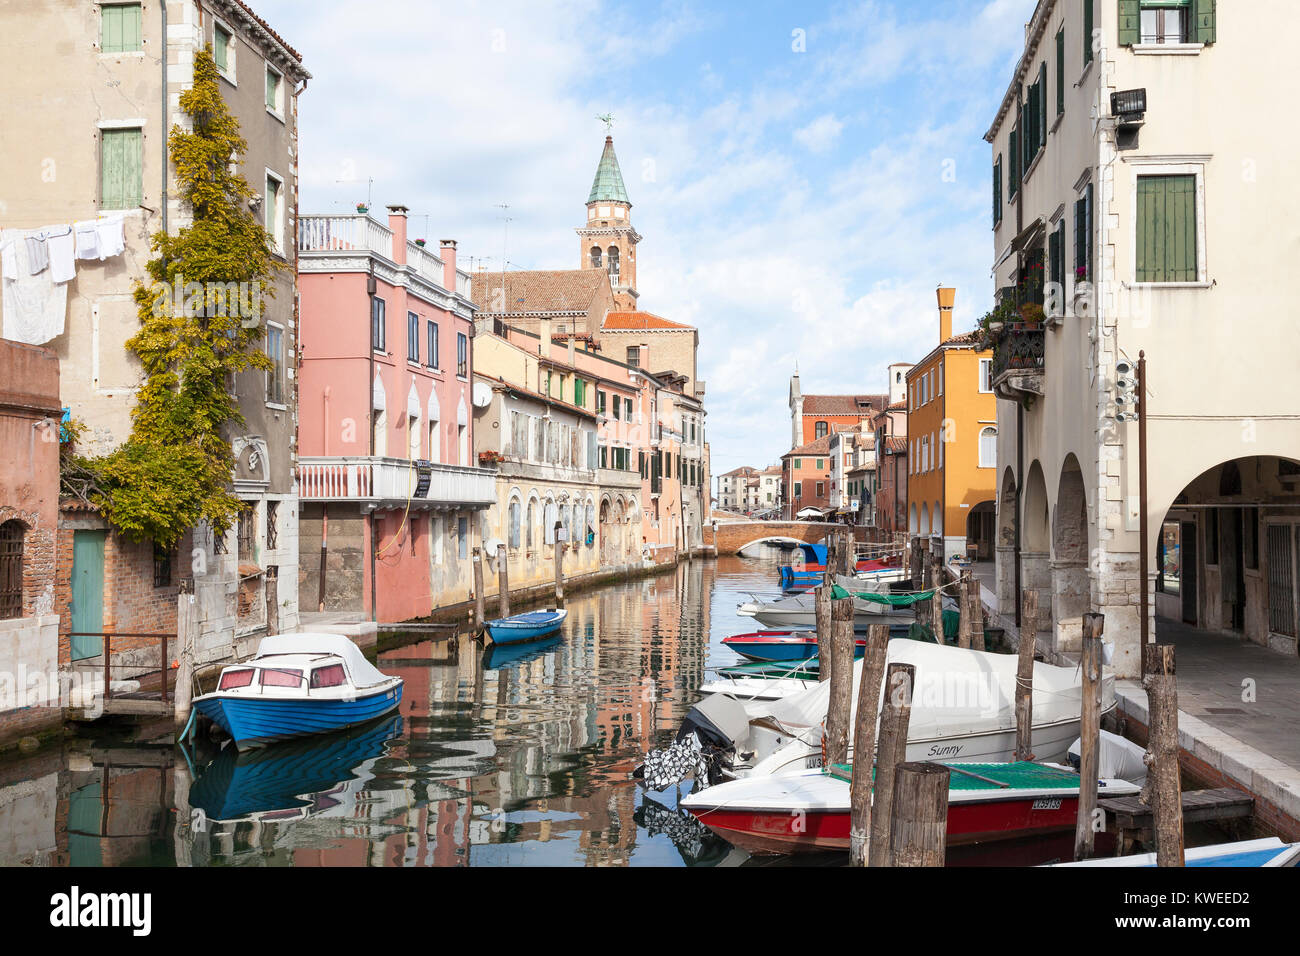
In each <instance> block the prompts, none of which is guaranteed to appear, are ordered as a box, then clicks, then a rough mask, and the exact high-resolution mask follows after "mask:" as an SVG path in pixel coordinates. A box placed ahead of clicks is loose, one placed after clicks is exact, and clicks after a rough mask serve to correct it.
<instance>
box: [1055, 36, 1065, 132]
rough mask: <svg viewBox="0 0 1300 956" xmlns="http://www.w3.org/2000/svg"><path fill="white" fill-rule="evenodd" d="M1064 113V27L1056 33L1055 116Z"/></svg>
mask: <svg viewBox="0 0 1300 956" xmlns="http://www.w3.org/2000/svg"><path fill="white" fill-rule="evenodd" d="M1064 112H1065V27H1061V29H1060V30H1058V31H1057V33H1056V115H1057V116H1060V115H1061V114H1062V113H1064Z"/></svg>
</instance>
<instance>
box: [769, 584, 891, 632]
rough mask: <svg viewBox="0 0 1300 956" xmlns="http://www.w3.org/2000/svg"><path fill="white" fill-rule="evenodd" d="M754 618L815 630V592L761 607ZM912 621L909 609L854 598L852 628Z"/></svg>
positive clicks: (775, 624)
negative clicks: (813, 628)
mask: <svg viewBox="0 0 1300 956" xmlns="http://www.w3.org/2000/svg"><path fill="white" fill-rule="evenodd" d="M753 617H754V619H755V620H756V621H758V622H759V623H760V624H762V625H763V626H764V627H772V628H780V627H816V626H817V596H816V595H815V594H813V593H812V592H807V593H804V594H792V595H791V596H790V597H787V598H782V599H781V600H779V601H769V602H768V603H766V604H760V605H758V606H757V607H756V608H755V609H754V612H753ZM912 619H913V614H912V609H911V608H909V607H901V608H900V607H890V606H889V605H887V604H877V603H876V602H874V601H869V600H867V599H865V598H861V597H857V596H854V598H853V628H854V630H861V629H863V628H867V627H870V626H871V625H872V624H886V625H889V624H903V623H907V622H909V621H911V620H912Z"/></svg>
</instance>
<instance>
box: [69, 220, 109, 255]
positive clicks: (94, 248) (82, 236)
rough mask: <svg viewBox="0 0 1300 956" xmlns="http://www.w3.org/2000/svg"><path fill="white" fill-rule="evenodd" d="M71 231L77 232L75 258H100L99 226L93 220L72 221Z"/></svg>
mask: <svg viewBox="0 0 1300 956" xmlns="http://www.w3.org/2000/svg"><path fill="white" fill-rule="evenodd" d="M72 231H73V232H75V233H76V234H77V258H78V259H101V258H103V257H102V256H101V255H100V254H99V227H98V226H97V225H96V224H95V222H94V221H93V220H91V221H89V222H74V223H73V224H72Z"/></svg>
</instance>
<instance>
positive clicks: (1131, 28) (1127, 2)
mask: <svg viewBox="0 0 1300 956" xmlns="http://www.w3.org/2000/svg"><path fill="white" fill-rule="evenodd" d="M1141 19H1142V18H1141V11H1140V9H1139V3H1138V0H1119V45H1120V46H1134V45H1136V44H1137V42H1138V39H1139V33H1140V27H1141Z"/></svg>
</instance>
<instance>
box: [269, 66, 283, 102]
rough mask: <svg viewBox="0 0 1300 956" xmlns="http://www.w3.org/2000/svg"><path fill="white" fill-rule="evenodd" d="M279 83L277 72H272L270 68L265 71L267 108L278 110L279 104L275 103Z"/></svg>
mask: <svg viewBox="0 0 1300 956" xmlns="http://www.w3.org/2000/svg"><path fill="white" fill-rule="evenodd" d="M279 85H280V77H279V74H277V73H273V72H272V71H271V70H270V68H268V69H267V71H266V105H267V107H268V108H269V109H273V110H278V109H279V108H280V107H279V104H278V103H276V99H277V97H276V95H275V93H276V90H277V89H278V88H279Z"/></svg>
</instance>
